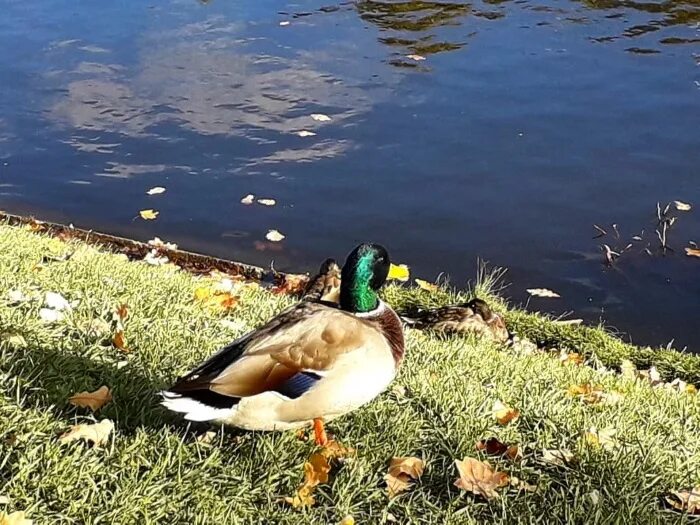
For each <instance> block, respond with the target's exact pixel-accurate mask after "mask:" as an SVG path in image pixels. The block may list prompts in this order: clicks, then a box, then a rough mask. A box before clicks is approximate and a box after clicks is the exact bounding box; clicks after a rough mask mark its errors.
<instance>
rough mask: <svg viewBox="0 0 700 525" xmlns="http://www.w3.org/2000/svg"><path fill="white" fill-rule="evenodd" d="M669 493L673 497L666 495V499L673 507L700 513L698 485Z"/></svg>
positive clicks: (699, 488)
mask: <svg viewBox="0 0 700 525" xmlns="http://www.w3.org/2000/svg"><path fill="white" fill-rule="evenodd" d="M671 495H672V496H673V497H671V496H666V501H667V502H668V503H669V505H671V506H672V507H673V508H675V509H678V510H681V511H683V512H687V513H688V514H700V486H697V487H695V488H692V489H683V490H678V491H674V492H671Z"/></svg>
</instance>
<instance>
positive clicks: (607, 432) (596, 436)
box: [583, 427, 620, 451]
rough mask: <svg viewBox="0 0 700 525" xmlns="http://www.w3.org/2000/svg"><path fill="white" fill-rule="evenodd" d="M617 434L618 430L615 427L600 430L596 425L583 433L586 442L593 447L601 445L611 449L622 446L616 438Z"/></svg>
mask: <svg viewBox="0 0 700 525" xmlns="http://www.w3.org/2000/svg"><path fill="white" fill-rule="evenodd" d="M615 434H617V430H615V429H614V428H610V427H608V428H604V429H602V430H598V429H597V428H596V427H591V428H589V429H588V430H587V431H586V432H585V433H584V434H583V438H584V441H585V442H586V443H588V444H589V445H591V446H593V447H601V448H603V449H605V450H609V451H610V450H614V449H616V448H617V447H618V446H620V442H619V441H618V440H617V439H615Z"/></svg>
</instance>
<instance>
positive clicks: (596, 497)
mask: <svg viewBox="0 0 700 525" xmlns="http://www.w3.org/2000/svg"><path fill="white" fill-rule="evenodd" d="M588 497H589V498H590V500H591V503H593V505H598V503H600V492H599V491H597V490H596V489H593V490H592V491H590V492H589V493H588Z"/></svg>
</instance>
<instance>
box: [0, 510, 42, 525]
mask: <svg viewBox="0 0 700 525" xmlns="http://www.w3.org/2000/svg"><path fill="white" fill-rule="evenodd" d="M32 523H34V522H33V521H32V520H28V519H27V518H25V514H24V511H21V510H18V511H15V512H13V513H12V514H7V513H5V512H0V525H32Z"/></svg>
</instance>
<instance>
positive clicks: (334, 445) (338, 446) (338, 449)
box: [320, 439, 355, 460]
mask: <svg viewBox="0 0 700 525" xmlns="http://www.w3.org/2000/svg"><path fill="white" fill-rule="evenodd" d="M320 453H321V454H322V455H323V456H325V457H326V459H328V460H331V459H344V458H347V457H348V456H353V455H355V449H354V448H352V447H346V446H345V445H343V444H342V443H340V442H338V441H336V440H335V439H331V440H330V441H329V442H328V443H326V444H325V445H324V447H323V449H321V452H320Z"/></svg>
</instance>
